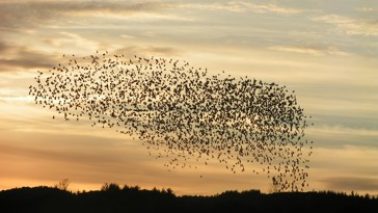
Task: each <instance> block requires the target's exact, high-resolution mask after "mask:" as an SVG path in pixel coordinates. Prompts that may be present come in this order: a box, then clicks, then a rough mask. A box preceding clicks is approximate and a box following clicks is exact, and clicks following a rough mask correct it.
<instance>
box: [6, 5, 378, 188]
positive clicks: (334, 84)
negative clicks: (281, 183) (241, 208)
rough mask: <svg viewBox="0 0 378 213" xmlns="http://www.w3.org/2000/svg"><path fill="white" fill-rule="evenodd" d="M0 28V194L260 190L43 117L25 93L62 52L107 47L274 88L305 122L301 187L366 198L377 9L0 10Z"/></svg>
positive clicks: (376, 93)
mask: <svg viewBox="0 0 378 213" xmlns="http://www.w3.org/2000/svg"><path fill="white" fill-rule="evenodd" d="M0 20H1V21H0V190H1V189H8V188H13V187H21V186H38V185H50V186H53V185H54V184H56V183H58V182H59V181H60V180H62V179H64V178H68V179H69V180H70V186H69V189H71V190H90V189H99V188H100V187H101V185H102V184H104V183H105V182H115V183H118V184H120V185H123V184H128V185H139V186H140V187H142V188H153V187H157V188H172V189H173V190H174V192H175V193H177V194H214V193H220V192H222V191H224V190H246V189H261V190H262V191H264V192H269V191H271V190H272V186H271V185H270V184H269V181H268V180H267V179H266V177H265V176H263V175H261V176H258V175H255V174H253V173H243V174H236V175H235V174H233V173H230V171H228V170H225V169H223V168H222V167H221V166H220V165H218V164H215V163H213V164H210V165H208V166H203V165H199V167H198V169H197V170H194V169H177V170H172V171H168V170H167V169H166V168H165V167H163V163H164V162H162V161H160V160H156V159H154V158H153V157H151V156H149V155H148V153H147V150H146V148H145V147H144V146H142V145H141V143H140V141H138V140H136V139H133V138H131V137H128V136H127V135H120V134H118V133H116V132H115V131H114V130H112V129H102V128H98V127H91V126H89V125H87V124H85V123H80V122H74V121H72V122H65V121H63V120H64V119H62V118H57V119H54V120H52V118H51V116H52V114H53V113H52V112H51V111H49V110H47V109H44V108H42V107H40V106H38V105H35V104H34V102H33V98H32V97H30V96H28V87H29V85H30V84H32V83H33V78H34V77H35V76H36V75H37V70H40V71H43V72H45V71H47V70H48V69H49V68H51V67H52V66H54V65H55V64H57V63H59V61H60V60H61V55H62V54H76V55H81V56H85V55H90V54H93V53H95V51H96V50H100V51H105V50H107V51H110V52H113V51H122V52H126V53H129V54H137V55H142V56H161V57H167V58H175V59H180V60H186V61H189V62H190V63H191V64H192V65H195V66H198V67H207V68H208V70H209V72H210V73H214V74H215V73H219V72H221V71H222V70H225V71H226V73H229V74H232V75H234V76H245V75H247V76H248V77H250V78H256V79H259V80H263V81H265V82H275V83H278V84H280V85H286V86H287V87H288V88H290V89H293V90H295V92H296V94H297V100H298V102H299V103H300V105H301V106H302V107H303V108H304V109H305V113H306V114H307V115H311V116H312V119H311V121H312V122H314V126H311V127H309V128H308V129H307V130H306V134H307V137H308V139H310V140H313V141H315V145H314V154H313V155H312V156H311V158H310V160H311V163H310V166H311V169H310V170H309V175H310V177H309V182H310V187H309V188H308V189H307V190H335V191H343V192H351V191H352V190H353V191H355V192H359V193H370V194H378V163H377V162H378V107H377V105H378V60H376V58H377V56H378V1H375V0H359V1H356V0H332V1H326V0H259V1H257V0H250V1H223V0H219V1H204V0H201V1H199V0H197V1H196V0H186V1H116V0H108V1H105V0H102V1H89V0H61V1H53V0H20V1H17V0H0ZM201 175H202V176H203V178H200V176H201Z"/></svg>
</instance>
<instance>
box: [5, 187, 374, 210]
mask: <svg viewBox="0 0 378 213" xmlns="http://www.w3.org/2000/svg"><path fill="white" fill-rule="evenodd" d="M0 212H1V213H6V212H208V213H212V212H232V213H233V212H303V213H308V212H316V213H319V212H320V213H332V212H375V213H377V212H378V197H371V196H359V195H347V194H342V193H334V192H286V193H273V194H262V193H260V192H259V191H257V190H250V191H244V192H236V191H228V192H224V193H221V194H218V195H214V196H176V195H174V194H173V192H172V191H171V190H170V189H168V190H142V189H139V187H127V186H125V187H124V188H120V187H119V186H118V185H115V184H107V185H105V186H104V187H103V188H102V190H100V191H89V192H79V193H72V192H68V191H65V190H61V189H58V188H53V187H44V186H43V187H34V188H29V187H24V188H16V189H10V190H4V191H0Z"/></svg>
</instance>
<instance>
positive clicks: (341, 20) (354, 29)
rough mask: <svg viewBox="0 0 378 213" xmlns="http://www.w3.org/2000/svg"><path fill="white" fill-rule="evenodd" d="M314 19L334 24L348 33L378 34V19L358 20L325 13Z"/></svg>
mask: <svg viewBox="0 0 378 213" xmlns="http://www.w3.org/2000/svg"><path fill="white" fill-rule="evenodd" d="M313 20H314V21H318V22H323V23H326V24H331V25H334V26H336V27H337V28H338V29H339V30H341V31H343V32H344V33H346V34H348V35H361V36H378V22H377V21H367V20H357V19H353V18H349V17H345V16H339V15H324V16H319V17H315V18H313Z"/></svg>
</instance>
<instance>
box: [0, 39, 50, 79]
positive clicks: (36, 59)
mask: <svg viewBox="0 0 378 213" xmlns="http://www.w3.org/2000/svg"><path fill="white" fill-rule="evenodd" d="M55 63H56V60H55V58H54V56H51V55H49V54H45V53H43V52H40V51H36V50H32V49H30V48H28V47H26V46H18V45H10V44H6V43H5V42H1V41H0V72H1V71H3V70H5V69H4V67H21V68H47V67H52V66H53V65H54V64H55Z"/></svg>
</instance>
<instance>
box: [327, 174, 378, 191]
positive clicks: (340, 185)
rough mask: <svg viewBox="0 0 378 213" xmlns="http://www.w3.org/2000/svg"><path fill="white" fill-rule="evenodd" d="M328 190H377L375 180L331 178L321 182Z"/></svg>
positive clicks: (377, 182) (377, 185) (376, 180)
mask: <svg viewBox="0 0 378 213" xmlns="http://www.w3.org/2000/svg"><path fill="white" fill-rule="evenodd" d="M323 181H324V182H325V183H326V185H327V186H328V187H329V188H330V189H337V190H343V191H345V190H357V191H375V190H378V179H377V178H363V177H333V178H327V179H324V180H323Z"/></svg>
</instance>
